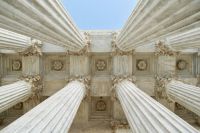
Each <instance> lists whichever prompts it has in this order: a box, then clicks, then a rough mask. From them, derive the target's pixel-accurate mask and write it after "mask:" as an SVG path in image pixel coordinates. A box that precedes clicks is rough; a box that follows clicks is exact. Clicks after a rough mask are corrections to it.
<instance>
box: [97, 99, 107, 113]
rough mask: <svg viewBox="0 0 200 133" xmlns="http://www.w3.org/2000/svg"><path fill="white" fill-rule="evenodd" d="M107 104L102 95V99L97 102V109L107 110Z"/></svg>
mask: <svg viewBox="0 0 200 133" xmlns="http://www.w3.org/2000/svg"><path fill="white" fill-rule="evenodd" d="M106 108H107V105H106V102H105V101H104V100H103V99H102V97H100V100H98V101H97V103H96V111H106Z"/></svg>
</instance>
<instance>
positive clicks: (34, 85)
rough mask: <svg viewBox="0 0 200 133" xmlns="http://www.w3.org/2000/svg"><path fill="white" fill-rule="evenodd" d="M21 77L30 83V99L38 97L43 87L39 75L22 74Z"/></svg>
mask: <svg viewBox="0 0 200 133" xmlns="http://www.w3.org/2000/svg"><path fill="white" fill-rule="evenodd" d="M22 79H23V80H25V81H26V82H29V83H30V84H31V90H32V94H31V97H30V99H32V100H38V99H40V96H41V92H42V88H43V85H42V80H41V77H40V75H34V76H23V77H22Z"/></svg>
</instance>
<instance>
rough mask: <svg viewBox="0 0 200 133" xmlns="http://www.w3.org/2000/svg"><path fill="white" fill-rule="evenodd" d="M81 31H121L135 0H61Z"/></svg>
mask: <svg viewBox="0 0 200 133" xmlns="http://www.w3.org/2000/svg"><path fill="white" fill-rule="evenodd" d="M61 2H62V3H63V5H64V7H65V8H66V9H67V11H68V12H69V13H70V15H71V17H72V18H73V20H74V22H75V23H76V25H77V26H78V28H80V29H82V30H97V29H99V30H116V29H121V28H122V27H123V25H124V24H125V22H126V21H127V19H128V17H129V15H130V14H131V12H132V11H133V8H134V7H135V5H136V3H137V0H61Z"/></svg>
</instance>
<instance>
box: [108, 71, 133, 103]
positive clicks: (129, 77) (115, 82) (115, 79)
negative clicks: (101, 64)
mask: <svg viewBox="0 0 200 133" xmlns="http://www.w3.org/2000/svg"><path fill="white" fill-rule="evenodd" d="M111 79H112V89H111V100H113V101H118V100H117V96H116V91H115V89H116V87H117V85H118V83H120V82H122V81H124V80H128V81H130V82H133V83H135V82H136V77H135V76H134V75H123V76H116V75H114V76H112V77H111Z"/></svg>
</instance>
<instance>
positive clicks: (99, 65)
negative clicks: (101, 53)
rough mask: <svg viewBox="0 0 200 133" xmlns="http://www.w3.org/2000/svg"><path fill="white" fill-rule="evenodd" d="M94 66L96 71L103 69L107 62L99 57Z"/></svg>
mask: <svg viewBox="0 0 200 133" xmlns="http://www.w3.org/2000/svg"><path fill="white" fill-rule="evenodd" d="M95 66H96V69H97V70H98V71H104V70H105V69H106V67H107V63H106V61H105V60H102V59H99V60H97V61H96V63H95Z"/></svg>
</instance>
